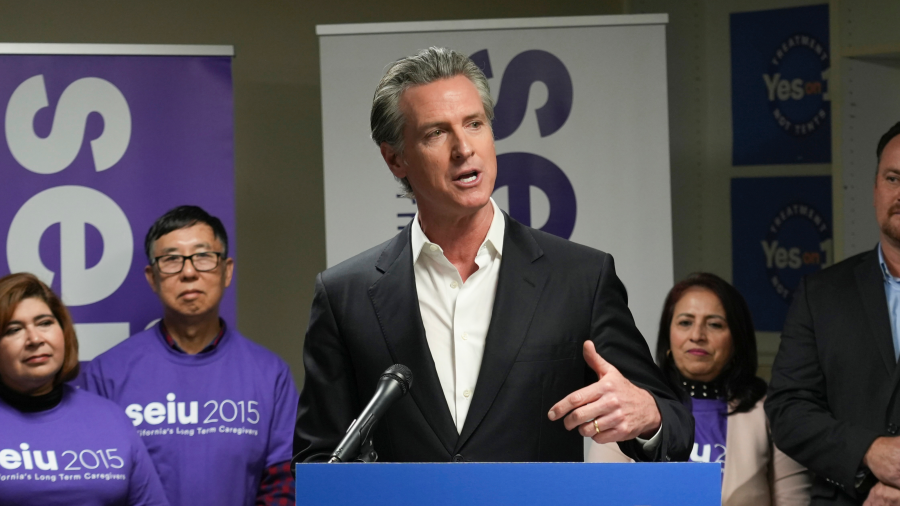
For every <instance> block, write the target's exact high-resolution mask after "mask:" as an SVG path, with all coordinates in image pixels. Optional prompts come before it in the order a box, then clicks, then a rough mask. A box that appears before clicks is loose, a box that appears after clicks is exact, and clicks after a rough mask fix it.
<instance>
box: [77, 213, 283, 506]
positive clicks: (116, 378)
mask: <svg viewBox="0 0 900 506" xmlns="http://www.w3.org/2000/svg"><path fill="white" fill-rule="evenodd" d="M144 248H145V252H146V254H147V259H148V262H149V265H147V266H146V267H145V268H144V274H145V275H146V277H147V282H148V283H149V284H150V288H151V289H152V290H153V292H154V293H156V295H157V296H158V297H159V300H160V301H161V302H162V305H163V317H162V319H161V320H160V322H159V323H157V324H156V325H154V326H153V327H151V328H149V329H147V330H145V331H143V332H140V333H138V334H136V335H133V336H131V337H130V338H128V339H126V340H125V341H124V342H122V343H120V344H119V345H117V346H115V347H114V348H112V349H111V350H109V351H107V352H106V353H104V354H102V355H100V356H99V357H97V358H96V359H94V360H93V361H92V362H91V363H90V365H89V366H88V367H87V370H86V376H87V377H86V379H85V383H86V385H87V389H88V390H92V391H94V392H96V393H98V394H100V395H102V396H104V397H107V398H109V399H111V400H113V401H114V402H116V403H118V404H119V405H120V406H122V408H123V409H124V410H125V414H126V415H128V417H130V418H131V420H132V423H133V424H134V426H135V428H136V430H137V431H138V434H139V435H140V436H141V438H142V440H143V441H144V444H146V446H147V449H148V450H149V452H150V456H151V458H152V459H153V461H154V464H155V466H156V469H157V471H158V472H159V476H160V479H161V481H162V483H163V487H164V488H165V489H166V495H167V496H168V499H169V502H171V503H172V504H173V505H175V504H185V505H187V504H215V505H235V506H237V505H246V504H266V505H268V504H293V503H294V484H293V481H294V480H293V477H292V475H291V472H290V460H291V445H292V435H293V428H294V420H295V418H296V412H297V409H296V408H297V398H298V394H297V390H296V387H295V386H294V382H293V379H292V376H291V373H290V370H289V368H288V366H287V364H286V363H285V362H284V361H283V360H281V359H280V358H279V357H278V356H276V355H275V354H274V353H272V352H270V351H269V350H266V349H265V348H263V347H262V346H260V345H258V344H256V343H254V342H252V341H250V340H249V339H247V338H245V337H243V336H242V335H240V334H239V333H238V332H237V331H236V330H235V329H233V328H231V327H229V326H228V325H226V323H225V321H224V320H222V319H221V318H220V317H219V304H220V302H221V300H222V295H223V294H224V292H225V289H226V288H227V287H228V286H229V285H230V284H231V278H232V273H233V271H234V261H233V260H232V259H231V258H230V257H229V256H228V236H227V233H226V231H225V227H223V226H222V222H221V221H219V219H218V218H216V217H214V216H210V215H209V214H208V213H207V212H206V211H204V210H203V209H201V208H199V207H196V206H181V207H177V208H175V209H172V210H171V211H169V212H168V213H166V214H165V215H163V216H162V217H160V218H159V219H158V220H156V223H154V224H153V226H152V227H151V228H150V231H149V232H147V236H146V238H145V240H144Z"/></svg>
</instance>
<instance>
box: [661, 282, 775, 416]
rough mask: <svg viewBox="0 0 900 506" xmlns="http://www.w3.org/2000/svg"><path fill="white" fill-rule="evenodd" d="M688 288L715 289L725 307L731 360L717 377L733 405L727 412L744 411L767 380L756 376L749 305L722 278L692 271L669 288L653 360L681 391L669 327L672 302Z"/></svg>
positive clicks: (764, 386) (753, 334)
mask: <svg viewBox="0 0 900 506" xmlns="http://www.w3.org/2000/svg"><path fill="white" fill-rule="evenodd" d="M691 288H704V289H706V290H709V291H710V292H712V293H714V294H715V295H716V297H718V298H719V301H720V302H721V303H722V307H723V308H724V309H725V320H726V321H727V323H728V329H729V330H730V331H731V343H732V354H731V361H729V363H728V364H727V365H726V366H725V368H724V369H723V370H722V372H721V373H720V374H719V377H718V378H716V381H717V382H719V383H720V384H721V385H722V386H723V387H724V388H725V396H726V400H727V401H728V402H729V404H731V405H732V406H733V409H732V411H731V413H730V414H734V413H743V412H747V411H750V410H751V409H753V406H754V405H756V403H757V402H758V401H759V400H760V399H762V397H763V395H765V393H766V382H765V381H763V380H762V378H759V377H757V376H756V367H757V360H756V332H755V331H754V329H753V318H752V317H751V315H750V308H748V307H747V302H746V301H744V297H742V296H741V293H740V292H738V291H737V289H736V288H735V287H733V286H731V284H729V283H728V282H727V281H725V280H724V279H722V278H720V277H719V276H716V275H715V274H710V273H708V272H698V273H694V274H691V275H690V276H688V277H687V279H685V280H683V281H681V282H679V283H677V284H676V285H675V286H673V287H672V289H671V290H669V295H667V296H666V302H665V303H664V304H663V312H662V317H661V318H660V320H659V337H658V340H657V341H656V361H657V363H658V364H659V367H660V368H661V369H662V370H663V373H664V374H665V377H666V379H667V380H668V381H669V382H670V383H671V386H672V388H674V389H675V390H676V391H681V390H682V388H681V380H680V375H679V372H678V369H677V368H676V367H675V360H674V359H673V358H672V355H671V353H669V351H670V349H671V346H672V345H671V336H670V335H669V329H670V328H671V326H672V318H673V316H674V315H675V305H676V304H678V301H679V300H681V297H682V296H684V294H685V292H687V291H688V290H689V289H691Z"/></svg>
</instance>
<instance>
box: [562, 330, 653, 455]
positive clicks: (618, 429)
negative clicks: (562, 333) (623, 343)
mask: <svg viewBox="0 0 900 506" xmlns="http://www.w3.org/2000/svg"><path fill="white" fill-rule="evenodd" d="M583 351H584V360H585V362H587V364H588V366H589V367H590V368H591V369H593V370H594V372H596V373H597V378H598V379H597V382H596V383H593V384H591V385H588V386H586V387H584V388H582V389H579V390H576V391H574V392H572V393H571V394H569V395H567V396H566V397H565V398H564V399H563V400H561V401H559V402H557V403H556V404H555V405H554V406H553V407H552V408H550V413H548V415H547V416H548V417H549V418H550V420H557V419H559V418H560V417H561V416H563V415H566V413H568V415H567V416H566V418H565V420H563V423H564V425H565V427H566V430H572V429H574V428H576V427H578V432H579V433H580V434H581V435H582V436H585V437H590V438H591V439H593V440H594V441H595V442H597V443H601V444H602V443H611V442H614V441H627V440H629V439H634V438H635V437H637V436H643V437H645V438H647V439H649V438H650V437H652V436H653V435H654V434H655V433H656V431H657V430H659V427H660V423H661V421H662V417H661V416H660V414H659V408H657V406H656V400H655V399H654V398H653V396H652V395H650V393H649V392H647V391H646V390H644V389H642V388H638V387H636V386H634V384H633V383H631V382H630V381H628V380H627V379H625V377H624V376H622V373H620V372H619V370H618V369H616V368H615V367H614V366H613V365H612V364H610V363H609V362H607V361H606V360H604V359H603V357H601V356H600V354H598V353H597V350H596V349H595V348H594V343H593V342H592V341H585V342H584V350H583Z"/></svg>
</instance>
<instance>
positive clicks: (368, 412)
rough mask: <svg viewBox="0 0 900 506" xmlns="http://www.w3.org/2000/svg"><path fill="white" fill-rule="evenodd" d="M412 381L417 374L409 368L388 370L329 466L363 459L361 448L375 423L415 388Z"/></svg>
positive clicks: (379, 379) (348, 430)
mask: <svg viewBox="0 0 900 506" xmlns="http://www.w3.org/2000/svg"><path fill="white" fill-rule="evenodd" d="M412 381H413V375H412V371H410V370H409V367H406V366H405V365H401V364H394V365H392V366H390V367H388V368H387V370H386V371H384V373H382V374H381V377H380V378H378V387H377V388H376V390H375V395H373V396H372V400H370V401H369V404H368V405H367V406H366V407H365V409H363V411H362V413H360V414H359V417H358V418H357V419H356V420H353V421H352V422H350V428H348V429H347V433H346V434H345V435H344V439H342V440H341V442H340V443H339V444H338V445H337V448H335V450H334V452H333V453H332V454H331V460H329V461H328V463H329V464H330V463H334V462H351V461H353V460H354V459H356V458H357V457H359V453H360V449H361V448H362V446H363V444H364V443H365V442H366V441H367V440H368V439H369V434H370V433H371V431H372V428H373V427H374V426H375V423H376V422H377V421H378V420H379V419H380V418H381V417H382V416H383V415H384V413H385V412H387V410H388V408H390V407H391V404H393V403H394V402H395V401H396V400H397V399H399V398H401V397H403V396H404V395H406V392H408V391H409V389H410V388H411V387H412Z"/></svg>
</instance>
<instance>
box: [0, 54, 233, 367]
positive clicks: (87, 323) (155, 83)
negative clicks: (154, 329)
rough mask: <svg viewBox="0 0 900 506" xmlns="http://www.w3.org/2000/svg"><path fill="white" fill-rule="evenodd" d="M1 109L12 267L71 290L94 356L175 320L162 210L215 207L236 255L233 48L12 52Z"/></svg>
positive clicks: (7, 248)
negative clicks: (154, 273) (166, 306)
mask: <svg viewBox="0 0 900 506" xmlns="http://www.w3.org/2000/svg"><path fill="white" fill-rule="evenodd" d="M0 104H3V106H4V109H3V110H4V122H3V127H2V128H3V137H2V139H3V142H0V180H2V181H3V186H2V198H0V238H3V239H4V247H3V248H0V275H5V274H7V273H9V272H20V271H28V272H32V273H34V274H36V275H38V276H39V277H40V278H41V279H43V280H44V281H45V282H48V283H49V284H50V286H51V287H52V288H53V290H54V291H56V293H58V294H60V295H61V296H62V299H63V301H64V302H65V303H66V305H67V306H68V307H69V310H70V311H71V313H72V317H73V319H74V320H75V323H76V327H77V330H78V336H79V342H80V344H81V359H82V360H85V359H91V358H93V357H94V356H95V355H96V354H98V353H100V352H102V351H105V350H106V349H108V348H109V347H110V346H112V345H113V344H115V343H117V342H119V341H121V340H122V339H124V338H125V337H127V336H128V335H131V334H134V333H136V332H139V331H140V330H143V329H144V328H145V327H146V326H147V325H148V324H149V323H151V322H153V321H154V320H156V319H157V318H159V317H160V316H161V315H162V308H161V306H160V303H159V301H158V300H157V298H156V296H155V295H154V294H153V292H152V291H151V289H150V287H149V286H148V284H147V281H146V279H145V278H144V267H145V266H146V265H147V258H146V256H145V254H144V236H145V235H146V233H147V230H148V229H149V228H150V226H151V225H152V224H153V222H154V221H155V220H156V219H157V218H158V217H159V216H161V215H162V214H163V213H165V212H166V211H168V210H169V209H171V208H173V207H176V206H179V205H183V204H192V205H198V206H201V207H203V208H204V209H206V210H207V211H208V212H209V213H210V214H212V215H214V216H217V217H219V218H220V219H221V220H222V223H223V224H224V225H225V228H226V230H227V231H228V234H229V255H230V256H232V257H234V256H235V249H236V248H235V244H236V241H235V239H236V237H235V211H234V142H233V137H234V114H233V98H232V81H231V58H230V57H192V56H175V57H169V56H25V55H5V56H0ZM235 292H236V286H235V281H233V282H232V285H231V287H230V288H229V289H228V290H227V291H226V295H225V298H224V300H223V301H222V306H221V312H222V317H223V318H224V319H225V320H226V321H227V322H228V323H229V324H230V325H235V324H236V322H235V316H236V303H235V301H236V296H235Z"/></svg>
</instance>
